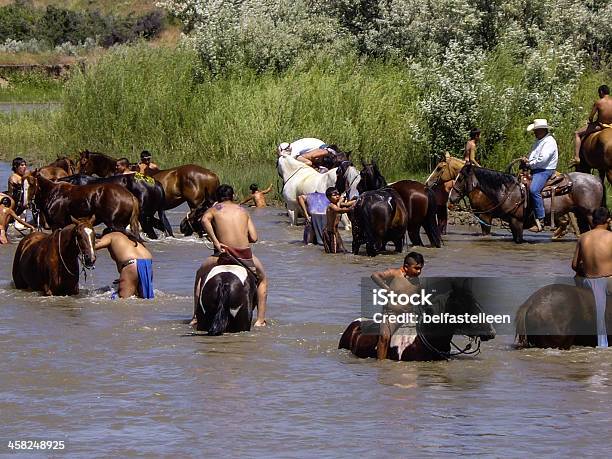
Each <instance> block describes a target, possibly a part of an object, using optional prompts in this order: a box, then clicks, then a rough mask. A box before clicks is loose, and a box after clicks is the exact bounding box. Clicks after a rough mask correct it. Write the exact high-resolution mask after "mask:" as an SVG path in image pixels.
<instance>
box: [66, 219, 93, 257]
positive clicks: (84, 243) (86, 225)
mask: <svg viewBox="0 0 612 459" xmlns="http://www.w3.org/2000/svg"><path fill="white" fill-rule="evenodd" d="M70 219H71V220H72V223H74V225H75V226H74V232H73V235H74V238H75V242H76V244H77V246H78V248H79V252H80V253H81V256H82V257H83V264H84V265H85V267H87V268H91V267H93V265H94V264H95V262H96V250H95V247H96V233H95V231H94V229H93V224H94V222H95V220H96V216H95V215H92V216H91V217H89V218H88V217H85V218H79V219H77V218H74V217H72V216H71V217H70Z"/></svg>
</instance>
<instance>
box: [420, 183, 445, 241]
mask: <svg viewBox="0 0 612 459" xmlns="http://www.w3.org/2000/svg"><path fill="white" fill-rule="evenodd" d="M425 190H426V191H427V214H426V215H425V221H424V222H423V228H424V229H425V233H426V234H427V237H428V239H429V242H430V243H431V245H433V246H434V247H437V248H440V247H442V236H441V235H440V228H439V227H438V222H437V214H438V204H437V202H436V194H435V193H434V191H433V190H432V189H431V188H425Z"/></svg>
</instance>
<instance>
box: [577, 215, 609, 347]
mask: <svg viewBox="0 0 612 459" xmlns="http://www.w3.org/2000/svg"><path fill="white" fill-rule="evenodd" d="M593 225H594V228H593V229H592V230H591V231H587V232H586V233H584V234H582V235H581V236H580V238H579V239H578V243H577V244H576V251H575V252H574V259H573V260H572V269H573V270H574V271H576V274H577V276H580V277H582V279H580V281H581V282H577V283H582V286H583V287H586V288H590V289H591V291H592V292H593V296H594V297H595V308H596V317H597V346H598V347H608V334H607V331H606V319H605V316H606V292H607V293H608V294H609V293H612V291H610V289H609V288H608V284H609V282H610V281H611V280H612V232H611V231H610V212H609V211H608V209H607V208H605V207H600V208H598V209H596V210H595V212H593Z"/></svg>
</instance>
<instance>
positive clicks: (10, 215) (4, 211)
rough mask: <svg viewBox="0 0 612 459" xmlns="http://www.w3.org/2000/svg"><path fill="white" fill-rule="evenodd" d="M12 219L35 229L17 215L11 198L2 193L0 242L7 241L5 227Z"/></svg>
mask: <svg viewBox="0 0 612 459" xmlns="http://www.w3.org/2000/svg"><path fill="white" fill-rule="evenodd" d="M0 194H1V193H0ZM12 219H15V221H18V222H19V223H21V224H22V225H24V226H26V227H27V228H30V230H31V231H36V228H34V227H33V226H32V225H30V224H29V223H27V222H26V221H25V220H22V219H21V218H19V217H18V216H17V214H16V213H15V211H14V210H13V201H12V200H11V198H9V197H8V196H6V195H2V198H0V244H8V243H9V240H8V237H7V235H6V229H7V228H8V225H9V223H10V222H11V220H12Z"/></svg>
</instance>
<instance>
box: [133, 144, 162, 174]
mask: <svg viewBox="0 0 612 459" xmlns="http://www.w3.org/2000/svg"><path fill="white" fill-rule="evenodd" d="M138 170H139V172H140V173H141V174H143V175H152V174H155V173H156V172H159V166H158V165H157V164H155V163H153V162H151V153H149V152H148V151H147V150H143V151H142V153H140V162H139V163H138Z"/></svg>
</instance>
